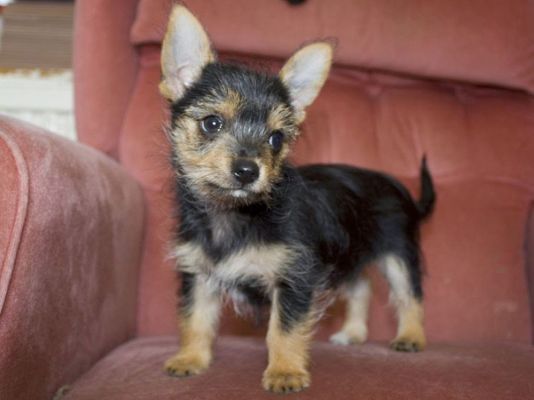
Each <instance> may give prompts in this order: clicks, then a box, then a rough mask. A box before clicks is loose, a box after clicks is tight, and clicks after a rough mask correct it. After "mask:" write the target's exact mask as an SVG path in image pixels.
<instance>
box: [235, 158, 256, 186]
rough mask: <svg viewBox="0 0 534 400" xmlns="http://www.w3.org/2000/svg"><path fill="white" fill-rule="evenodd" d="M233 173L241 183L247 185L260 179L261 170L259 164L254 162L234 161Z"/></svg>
mask: <svg viewBox="0 0 534 400" xmlns="http://www.w3.org/2000/svg"><path fill="white" fill-rule="evenodd" d="M232 173H233V174H234V177H235V178H236V179H237V180H238V181H239V182H241V183H242V184H243V185H246V184H247V183H252V182H254V181H255V180H256V179H258V176H259V174H260V169H259V168H258V164H256V163H255V162H254V161H250V160H243V159H241V160H237V161H234V165H233V167H232Z"/></svg>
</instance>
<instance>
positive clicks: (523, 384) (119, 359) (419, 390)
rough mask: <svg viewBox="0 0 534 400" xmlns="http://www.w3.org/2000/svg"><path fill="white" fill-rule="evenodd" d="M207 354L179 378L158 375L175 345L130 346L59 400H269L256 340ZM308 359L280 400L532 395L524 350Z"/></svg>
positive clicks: (343, 352)
mask: <svg viewBox="0 0 534 400" xmlns="http://www.w3.org/2000/svg"><path fill="white" fill-rule="evenodd" d="M215 348H216V353H215V354H216V355H215V360H214V363H213V368H211V369H210V370H208V371H207V372H206V373H205V375H203V376H198V377H193V378H187V379H180V378H171V377H168V376H166V375H165V374H162V373H161V360H162V359H165V358H166V357H169V356H170V355H172V354H173V352H174V351H175V349H176V339H175V338H169V337H151V338H141V339H136V340H133V341H130V342H128V343H126V344H124V345H122V346H120V347H118V348H117V349H115V350H114V351H113V352H111V353H110V354H109V355H108V356H106V357H104V358H103V359H102V360H101V361H99V362H98V363H97V364H96V365H95V366H94V368H93V369H92V370H91V371H90V372H89V373H87V374H85V375H84V376H83V377H82V378H81V379H80V381H79V382H77V384H76V385H75V386H74V387H73V388H72V391H71V392H70V393H68V394H67V396H65V398H64V400H94V399H99V400H142V399H153V398H157V399H158V400H171V399H173V400H174V399H198V400H212V399H213V400H220V399H254V400H263V399H273V398H277V397H276V396H274V395H273V394H271V393H267V392H265V391H264V390H263V389H262V388H261V386H260V385H259V382H260V379H261V374H262V372H263V368H264V366H265V360H266V357H267V352H266V349H265V346H264V344H263V343H262V342H261V341H260V340H257V339H250V338H243V337H238V338H236V337H231V336H227V337H224V338H221V339H220V340H218V342H217V345H216V346H215ZM312 359H313V362H312V366H311V373H312V387H311V388H310V389H308V390H306V391H304V392H301V393H298V394H296V395H288V398H290V399H299V400H306V399H314V400H327V399H336V400H376V399H380V400H382V399H388V400H413V399H418V400H434V399H440V400H452V399H455V400H464V399H484V400H502V399H529V398H532V396H533V395H534V389H533V388H532V376H533V375H534V349H533V348H532V347H531V346H526V345H519V344H498V345H494V346H484V345H481V344H458V343H457V344H436V345H431V346H430V347H429V349H428V350H427V351H425V352H423V353H420V354H406V353H396V352H394V351H392V350H389V349H388V348H387V346H386V345H385V344H384V343H380V344H376V343H372V344H366V345H363V346H359V347H353V348H350V349H345V348H340V347H336V346H333V345H330V344H326V343H320V342H317V343H315V344H314V345H313V349H312ZM156 393H157V397H156V396H155V394H156Z"/></svg>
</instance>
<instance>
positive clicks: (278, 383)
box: [262, 369, 311, 393]
mask: <svg viewBox="0 0 534 400" xmlns="http://www.w3.org/2000/svg"><path fill="white" fill-rule="evenodd" d="M310 382H311V379H310V374H309V373H308V372H307V371H301V372H287V371H280V370H269V369H267V370H266V371H265V372H264V374H263V380H262V384H263V388H264V389H265V390H269V391H271V392H275V393H291V392H300V391H301V390H303V389H305V388H307V387H308V386H310Z"/></svg>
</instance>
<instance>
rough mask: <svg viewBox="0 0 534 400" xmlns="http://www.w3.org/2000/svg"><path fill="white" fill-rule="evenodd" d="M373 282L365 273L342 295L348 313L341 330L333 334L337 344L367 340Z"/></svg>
mask: <svg viewBox="0 0 534 400" xmlns="http://www.w3.org/2000/svg"><path fill="white" fill-rule="evenodd" d="M371 293H372V289H371V282H370V281H369V277H368V276H367V275H366V274H365V273H364V274H362V275H361V276H359V277H358V279H357V280H356V281H355V282H352V283H350V284H349V285H347V286H346V288H345V290H344V292H343V294H342V296H343V297H344V298H345V299H346V301H347V314H346V317H345V323H344V324H343V327H342V328H341V330H340V331H339V332H337V333H335V334H333V335H332V336H330V341H331V342H332V343H335V344H340V345H349V344H360V343H363V342H365V341H366V340H367V315H368V311H369V302H370V300H371Z"/></svg>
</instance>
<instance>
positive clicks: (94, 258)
mask: <svg viewBox="0 0 534 400" xmlns="http://www.w3.org/2000/svg"><path fill="white" fill-rule="evenodd" d="M143 228H144V226H143V196H142V193H141V191H140V189H139V187H138V185H137V183H136V182H135V181H134V180H133V179H132V178H130V177H129V176H128V175H127V173H126V172H125V171H124V170H123V169H122V168H121V167H120V166H119V165H118V164H116V163H115V162H114V161H112V160H111V159H110V158H108V157H107V156H105V155H104V154H101V153H99V152H97V151H96V150H93V149H91V148H89V147H86V146H84V145H81V144H78V143H75V142H71V141H69V140H65V139H62V138H60V137H58V136H55V135H52V134H49V133H47V132H44V131H43V130H41V129H39V128H36V127H34V126H31V125H28V124H24V123H21V122H17V121H16V120H13V119H9V118H7V117H1V116H0V397H1V398H5V399H15V398H17V399H26V398H31V399H50V398H51V397H52V395H53V393H54V391H55V390H57V388H58V387H59V386H61V385H64V384H68V383H70V382H72V381H73V380H74V379H75V378H76V377H78V376H79V375H80V374H81V373H82V372H84V371H85V370H87V369H88V368H89V367H90V366H91V365H92V364H93V363H94V362H95V361H96V360H98V359H99V358H100V357H102V356H103V355H104V354H106V353H107V352H108V351H109V350H111V349H113V348H114V347H115V346H117V345H118V344H120V343H122V342H124V341H126V340H127V339H129V338H130V337H132V336H133V335H134V334H135V319H136V302H137V278H138V269H139V264H140V257H141V254H140V253H141V248H142V240H143Z"/></svg>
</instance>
